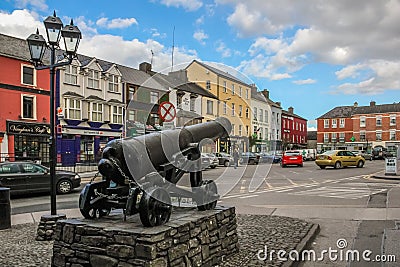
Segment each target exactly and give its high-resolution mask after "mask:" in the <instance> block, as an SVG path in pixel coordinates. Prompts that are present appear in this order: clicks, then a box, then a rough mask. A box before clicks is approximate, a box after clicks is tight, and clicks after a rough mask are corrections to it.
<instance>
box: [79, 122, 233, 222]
mask: <svg viewBox="0 0 400 267" xmlns="http://www.w3.org/2000/svg"><path fill="white" fill-rule="evenodd" d="M231 127H232V126H231V124H230V122H229V120H228V119H226V118H223V117H220V118H217V119H216V120H215V121H209V122H205V123H201V124H196V125H191V126H186V127H183V128H182V129H175V130H165V131H161V132H156V133H151V134H147V135H142V136H138V137H134V138H125V139H118V140H113V141H111V142H109V143H108V144H107V145H106V147H105V149H104V150H103V154H102V159H101V160H100V161H99V165H98V169H99V173H100V174H101V175H102V176H103V180H102V181H100V182H91V183H89V184H87V185H86V186H85V187H84V189H83V190H82V192H81V194H80V197H79V208H80V211H81V213H82V215H83V216H84V217H85V218H88V219H95V218H98V217H102V216H105V215H108V214H109V213H110V211H111V210H112V209H122V210H123V212H124V215H125V217H126V216H129V215H134V214H137V213H139V215H140V220H141V222H142V224H143V225H144V226H158V225H162V224H164V223H166V222H168V220H169V218H170V215H171V212H172V203H171V197H173V196H177V197H184V198H191V199H192V200H193V201H194V202H196V205H197V208H198V209H199V210H210V209H213V208H215V206H216V204H217V201H218V199H219V195H218V190H217V185H216V184H215V182H214V181H212V180H203V177H202V174H203V173H202V167H203V166H202V164H201V146H202V145H204V144H205V143H210V142H212V143H214V141H215V140H216V139H218V138H221V137H227V136H228V135H229V133H230V131H231ZM186 173H189V179H190V188H189V189H187V188H182V187H180V186H177V183H178V182H179V181H180V179H181V178H182V177H183V175H184V174H186Z"/></svg>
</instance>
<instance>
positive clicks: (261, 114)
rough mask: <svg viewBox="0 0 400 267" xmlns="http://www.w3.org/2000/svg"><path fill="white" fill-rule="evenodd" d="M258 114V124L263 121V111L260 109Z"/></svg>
mask: <svg viewBox="0 0 400 267" xmlns="http://www.w3.org/2000/svg"><path fill="white" fill-rule="evenodd" d="M258 114H259V115H260V122H263V121H264V118H263V116H264V111H263V110H262V109H261V108H260V112H259V113H258Z"/></svg>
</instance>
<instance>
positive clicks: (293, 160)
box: [281, 150, 303, 168]
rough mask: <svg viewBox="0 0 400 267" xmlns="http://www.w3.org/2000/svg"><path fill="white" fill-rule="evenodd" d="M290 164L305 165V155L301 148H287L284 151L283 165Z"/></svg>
mask: <svg viewBox="0 0 400 267" xmlns="http://www.w3.org/2000/svg"><path fill="white" fill-rule="evenodd" d="M288 165H297V166H299V167H303V155H302V154H301V152H300V151H299V150H287V151H285V152H283V155H282V160H281V166H282V168H285V167H286V166H288Z"/></svg>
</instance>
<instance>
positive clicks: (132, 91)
mask: <svg viewBox="0 0 400 267" xmlns="http://www.w3.org/2000/svg"><path fill="white" fill-rule="evenodd" d="M135 92H136V90H135V87H133V86H129V87H128V100H129V101H131V100H133V97H134V95H135Z"/></svg>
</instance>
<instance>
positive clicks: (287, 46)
mask: <svg viewBox="0 0 400 267" xmlns="http://www.w3.org/2000/svg"><path fill="white" fill-rule="evenodd" d="M54 10H55V11H56V13H57V16H59V17H60V18H61V19H62V21H63V22H64V24H68V23H69V22H70V20H71V19H73V22H74V24H75V25H77V26H78V27H79V29H80V30H81V32H82V40H81V43H80V46H79V49H78V52H79V53H81V54H84V55H88V56H93V57H96V58H99V59H104V60H108V61H111V62H115V63H119V64H123V65H126V66H131V67H134V68H138V66H139V63H141V62H144V61H147V62H152V63H153V70H154V71H159V72H164V73H166V72H168V71H171V70H178V69H181V68H184V67H185V66H186V65H187V64H188V63H190V62H191V61H192V60H194V59H196V60H200V61H203V62H216V63H219V64H223V65H225V66H227V67H228V69H232V70H233V71H237V72H240V73H242V74H243V75H245V76H246V77H248V80H249V81H251V82H252V83H255V84H256V85H257V87H258V88H259V89H260V90H262V89H268V90H269V91H270V98H271V99H272V100H273V101H276V102H281V103H282V107H283V108H284V109H285V110H287V109H288V108H289V107H293V108H294V112H295V113H296V114H297V115H299V116H301V117H303V118H305V119H307V120H308V127H309V129H314V128H315V126H316V122H315V119H316V118H318V117H319V116H321V115H323V114H324V113H326V112H328V111H329V110H331V109H332V108H334V107H336V106H346V105H353V103H354V102H358V104H359V105H361V106H365V105H369V103H370V101H376V103H377V104H391V103H394V102H399V101H400V100H399V98H400V94H399V93H400V91H399V90H400V26H399V25H400V0H380V1H376V0H351V1H349V0H334V1H333V0H332V1H329V0H307V1H296V0H280V1H272V0H270V1H268V0H246V1H244V0H209V1H200V0H140V1H132V0H114V1H108V0H107V1H106V0H85V1H80V0H79V1H78V0H69V1H60V0H0V33H3V34H7V35H11V36H16V37H20V38H23V39H26V38H27V37H28V36H29V35H30V34H31V33H33V32H35V31H36V28H38V29H39V32H40V33H41V34H43V35H45V29H44V26H43V20H44V19H45V18H46V17H47V16H49V15H52V14H53V11H54ZM172 54H173V57H172ZM172 58H173V60H172Z"/></svg>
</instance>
